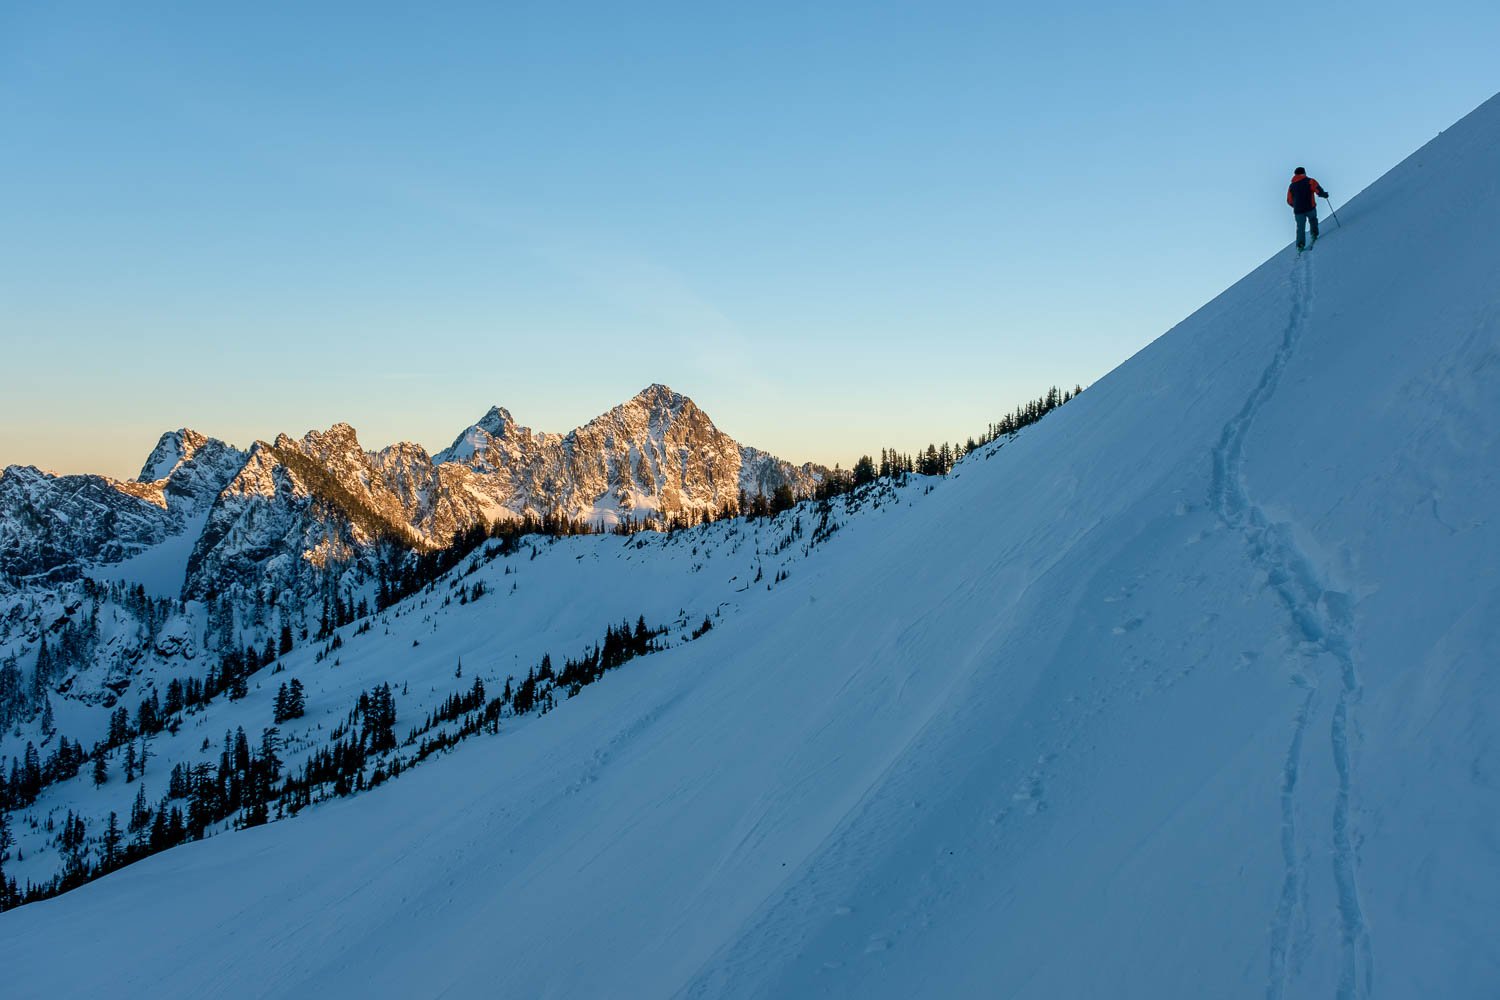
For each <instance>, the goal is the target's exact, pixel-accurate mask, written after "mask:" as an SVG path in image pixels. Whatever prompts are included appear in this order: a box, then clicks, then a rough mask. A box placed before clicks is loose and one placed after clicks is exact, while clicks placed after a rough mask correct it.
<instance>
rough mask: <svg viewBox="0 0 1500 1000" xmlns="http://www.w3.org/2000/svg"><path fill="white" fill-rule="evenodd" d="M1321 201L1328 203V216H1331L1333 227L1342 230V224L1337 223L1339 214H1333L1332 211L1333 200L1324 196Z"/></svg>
mask: <svg viewBox="0 0 1500 1000" xmlns="http://www.w3.org/2000/svg"><path fill="white" fill-rule="evenodd" d="M1323 200H1324V201H1326V202H1328V214H1329V215H1331V216H1333V223H1334V225H1336V226H1338V227H1339V228H1340V229H1343V228H1344V224H1343V223H1342V222H1340V221H1339V213H1337V212H1335V211H1334V210H1333V199H1332V198H1329V197H1327V196H1326V195H1325V196H1324V198H1323Z"/></svg>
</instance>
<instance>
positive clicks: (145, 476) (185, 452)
mask: <svg viewBox="0 0 1500 1000" xmlns="http://www.w3.org/2000/svg"><path fill="white" fill-rule="evenodd" d="M210 440H211V439H210V438H209V437H208V435H206V434H200V433H198V432H197V431H195V430H193V429H192V428H190V427H182V428H179V429H177V430H175V431H167V432H166V433H165V434H163V435H162V436H161V438H160V439H159V440H158V441H157V442H156V447H155V448H153V449H151V454H150V456H148V457H147V459H146V464H145V465H143V466H141V474H140V475H138V476H136V477H135V479H134V482H137V483H155V482H159V481H161V480H163V479H166V478H167V477H168V476H170V475H171V474H172V472H173V470H175V469H176V468H177V467H178V466H180V465H182V463H184V462H188V461H191V460H192V458H193V456H194V455H196V454H197V453H198V452H199V450H201V449H202V448H203V447H204V446H205V445H207V444H208V443H209V441H210Z"/></svg>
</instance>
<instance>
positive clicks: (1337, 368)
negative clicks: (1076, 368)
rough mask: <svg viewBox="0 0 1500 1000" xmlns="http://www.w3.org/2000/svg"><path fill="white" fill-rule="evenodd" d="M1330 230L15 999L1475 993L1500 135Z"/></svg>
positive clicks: (124, 883) (1445, 160)
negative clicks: (861, 518) (540, 713)
mask: <svg viewBox="0 0 1500 1000" xmlns="http://www.w3.org/2000/svg"><path fill="white" fill-rule="evenodd" d="M1435 191H1441V192H1451V194H1444V195H1442V196H1441V197H1436V196H1432V195H1431V192H1435ZM1340 217H1341V219H1342V221H1343V223H1344V228H1342V229H1340V228H1334V227H1332V226H1329V227H1327V228H1325V233H1327V234H1328V238H1327V239H1326V240H1324V241H1323V242H1321V243H1320V244H1319V245H1318V248H1317V250H1316V251H1315V252H1313V253H1311V254H1308V255H1305V256H1302V257H1297V256H1296V255H1295V254H1294V253H1293V252H1292V251H1290V250H1287V251H1284V252H1282V253H1280V254H1278V255H1276V256H1275V257H1274V258H1272V259H1271V260H1270V261H1268V262H1267V263H1266V264H1265V265H1263V266H1262V267H1260V268H1259V269H1258V270H1256V271H1255V272H1254V273H1252V274H1251V275H1249V276H1248V277H1247V278H1245V279H1244V280H1243V281H1241V282H1240V283H1239V284H1237V285H1235V286H1234V287H1233V288H1231V289H1230V290H1229V291H1227V292H1226V293H1224V294H1223V295H1222V296H1220V297H1219V298H1218V299H1216V300H1215V301H1213V302H1211V303H1210V304H1209V305H1207V306H1206V307H1204V308H1203V309H1202V310H1200V311H1199V312H1198V313H1197V314H1195V315H1194V316H1193V317H1192V318H1190V319H1189V320H1188V321H1186V322H1184V323H1183V324H1181V325H1180V326H1178V327H1177V328H1176V329H1174V330H1172V331H1171V332H1170V333H1168V334H1167V335H1166V336H1164V337H1162V338H1161V339H1160V340H1158V341H1156V342H1155V343H1153V344H1152V345H1151V346H1150V347H1148V348H1146V349H1145V350H1144V351H1142V352H1141V353H1140V354H1139V355H1137V356H1136V357H1134V358H1132V359H1131V360H1130V361H1129V362H1127V363H1126V364H1124V365H1122V366H1121V367H1120V368H1119V369H1118V370H1116V371H1115V372H1114V373H1112V374H1111V375H1110V376H1109V377H1107V378H1106V379H1104V380H1102V381H1101V382H1099V383H1098V384H1097V385H1096V386H1095V387H1093V388H1092V389H1090V390H1089V391H1088V392H1085V393H1084V394H1083V395H1082V396H1081V397H1080V398H1079V399H1078V400H1077V401H1076V402H1073V403H1070V404H1069V405H1068V406H1066V407H1063V408H1062V409H1061V410H1059V411H1057V412H1056V413H1054V414H1052V415H1051V416H1049V417H1048V418H1047V419H1046V420H1044V421H1042V422H1041V423H1040V424H1039V425H1037V426H1036V427H1035V428H1033V429H1031V430H1029V431H1028V432H1026V433H1025V434H1023V435H1021V436H1020V437H1019V438H1018V439H1017V440H1015V441H1013V442H1011V443H1009V444H1006V445H1004V446H1003V447H999V448H994V449H988V450H986V451H985V452H982V453H979V454H975V455H973V456H971V457H970V458H968V459H966V460H965V461H964V462H963V463H961V464H960V466H959V467H958V470H957V472H956V474H955V475H954V476H953V477H952V479H951V481H949V482H947V483H945V484H944V485H943V486H942V487H941V488H940V489H938V490H936V491H934V492H933V494H932V495H931V496H930V497H927V498H925V499H924V500H923V501H922V502H921V503H918V504H917V505H915V506H914V507H912V508H910V509H909V510H907V511H905V512H903V513H902V514H901V516H900V517H899V518H895V519H893V520H891V521H890V522H889V524H888V530H887V531H885V532H880V533H877V532H871V533H867V534H866V535H864V536H863V543H862V544H857V545H856V544H853V543H850V544H846V545H841V546H830V547H829V548H828V550H827V551H826V552H825V554H824V556H823V557H822V558H821V559H820V560H818V561H816V562H810V563H809V564H808V565H807V568H806V570H805V571H803V572H802V573H800V574H794V575H793V576H792V578H791V579H790V580H788V581H786V582H785V583H783V584H781V585H780V586H777V587H776V588H775V590H774V592H772V593H769V594H766V595H765V599H764V600H763V601H761V602H758V603H757V604H756V605H755V606H754V607H753V608H749V607H747V609H746V610H745V611H744V613H742V614H739V615H736V616H731V617H727V618H726V619H725V620H724V624H723V625H722V626H721V627H717V628H715V629H714V630H713V631H712V632H711V633H709V634H708V635H707V636H705V637H704V638H703V639H701V640H699V641H697V642H694V643H691V644H688V645H685V646H681V647H679V648H677V649H674V650H672V651H669V652H667V653H663V654H661V655H657V656H651V657H647V658H645V659H644V660H642V661H640V662H639V664H632V665H631V667H630V669H628V670H622V671H619V672H618V673H615V674H611V675H610V676H608V677H606V678H605V679H604V680H603V681H601V682H600V683H599V684H597V685H595V686H594V687H591V688H589V689H588V690H587V691H586V692H584V694H583V695H582V696H580V697H578V698H576V699H573V700H571V701H568V702H566V703H564V704H562V705H560V706H559V707H558V709H557V710H556V711H555V712H553V713H551V714H549V715H546V716H544V717H542V718H540V719H536V720H533V721H530V722H528V723H526V724H525V725H520V726H516V727H514V728H512V729H509V730H506V731H502V733H501V734H500V735H499V736H497V737H492V738H486V739H480V740H475V741H471V742H469V743H467V744H465V745H464V746H463V747H461V748H460V749H459V750H458V751H457V752H456V753H454V754H453V755H452V756H451V757H449V758H447V759H445V760H443V761H441V762H438V763H435V764H433V765H430V766H428V767H425V768H423V769H421V770H419V771H415V772H412V773H410V774H408V775H405V776H403V778H402V779H401V780H400V781H398V782H396V783H394V784H393V785H391V786H388V787H385V788H382V789H379V790H377V791H375V792H373V793H370V794H366V795H362V796H359V797H357V798H354V799H351V800H346V801H341V802H338V803H335V804H332V805H329V806H327V807H324V808H321V809H318V810H315V811H314V812H313V813H312V814H310V815H308V816H305V817H303V818H301V819H298V820H297V821H295V822H290V823H279V824H274V825H272V826H269V827H263V828H259V829H254V830H250V831H247V832H243V833H238V834H234V835H230V836H222V837H218V838H215V839H212V840H209V841H206V842H202V843H197V844H192V845H189V846H186V847H183V848H180V849H176V850H173V851H170V852H167V853H165V854H163V855H158V856H156V857H153V858H150V859H148V860H147V861H145V862H142V863H140V864H136V865H133V866H131V867H130V868H128V869H125V870H123V871H121V872H119V873H117V874H115V875H112V876H110V877H107V878H105V879H102V880H100V881H98V882H96V883H93V884H90V885H87V886H85V887H83V888H81V889H79V890H77V891H75V892H72V893H69V894H68V895H66V896H64V897H62V898H60V899H58V900H56V901H53V902H48V903H41V904H36V905H32V906H27V907H23V908H21V909H19V910H16V911H14V912H11V913H7V914H5V915H3V916H0V968H3V969H4V970H5V974H6V975H7V976H8V977H11V980H10V983H9V984H8V986H7V989H6V992H7V993H8V994H10V995H15V996H22V995H28V996H29V995H37V994H42V993H46V994H48V995H105V994H119V993H122V992H123V993H128V994H133V995H134V994H144V993H148V992H149V993H150V994H152V995H154V996H182V997H186V996H194V997H205V996H240V995H273V996H291V995H303V996H306V995H318V996H354V995H358V996H372V995H373V996H430V995H438V994H443V995H451V996H460V995H515V996H606V995H617V996H618V995H638V996H651V997H659V996H672V995H684V996H776V997H783V996H799V995H825V994H827V995H835V996H850V997H871V996H889V997H909V996H915V995H926V996H945V997H947V996H1018V997H1038V998H1055V997H1080V996H1140V997H1164V996H1184V997H1185V996H1193V997H1199V996H1222V997H1231V996H1244V997H1261V996H1268V997H1282V996H1285V997H1303V996H1316V997H1327V996H1336V997H1362V996H1390V997H1400V996H1412V995H1418V994H1420V995H1428V996H1443V997H1460V996H1481V995H1485V996H1493V995H1494V993H1495V991H1496V989H1497V988H1500V957H1497V956H1500V952H1497V951H1496V950H1495V948H1494V947H1493V940H1492V937H1491V935H1492V932H1493V928H1494V927H1495V926H1496V925H1497V924H1500V853H1497V852H1500V848H1497V841H1496V839H1495V837H1494V830H1495V829H1496V828H1497V826H1496V824H1497V822H1500V800H1497V793H1496V783H1497V782H1500V747H1497V742H1496V732H1497V724H1496V722H1495V721H1494V720H1495V719H1496V718H1500V697H1497V696H1500V673H1497V671H1496V670H1495V664H1496V661H1497V658H1500V580H1497V575H1496V568H1497V566H1500V523H1497V519H1496V513H1497V510H1496V507H1497V497H1500V483H1497V482H1496V473H1497V465H1500V462H1497V454H1496V439H1497V430H1500V343H1497V341H1500V100H1492V101H1490V102H1489V103H1487V104H1486V105H1484V106H1483V107H1481V108H1480V109H1479V110H1478V111H1476V112H1474V113H1473V114H1472V115H1470V116H1469V117H1468V118H1466V119H1465V120H1464V121H1462V122H1460V123H1459V124H1457V125H1455V126H1454V127H1453V128H1452V129H1450V130H1449V131H1448V132H1447V133H1445V134H1444V135H1442V136H1440V137H1439V138H1438V139H1436V140H1434V141H1433V142H1432V143H1431V144H1429V145H1428V146H1427V147H1426V148H1424V149H1423V150H1421V151H1419V152H1418V153H1416V154H1415V155H1413V156H1412V157H1411V158H1409V159H1408V160H1407V161H1406V162H1405V163H1403V164H1402V165H1400V166H1399V167H1398V168H1396V169H1395V170H1393V171H1392V172H1391V173H1390V174H1388V175H1387V176H1386V177H1385V178H1383V179H1382V180H1381V181H1379V182H1378V183H1376V184H1375V185H1374V186H1372V187H1371V188H1370V189H1369V190H1368V191H1367V192H1366V193H1365V194H1364V195H1362V196H1361V197H1359V198H1358V199H1356V200H1354V201H1352V202H1350V203H1349V204H1348V205H1347V206H1345V207H1344V209H1343V210H1342V211H1341V213H1340ZM1288 225H1289V228H1290V218H1289V219H1288ZM80 949H86V951H87V954H88V961H78V960H77V958H76V957H75V956H76V955H77V953H78V951H79V950H80Z"/></svg>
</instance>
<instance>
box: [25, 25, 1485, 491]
mask: <svg viewBox="0 0 1500 1000" xmlns="http://www.w3.org/2000/svg"><path fill="white" fill-rule="evenodd" d="M223 6H224V5H213V4H207V5H199V4H180V5H173V4H150V3H131V4H124V3H118V4H99V3H65V2H58V3H37V4H19V3H10V4H5V5H0V128H3V134H4V135H5V136H6V139H5V155H4V156H0V227H3V229H0V232H3V239H0V359H3V368H4V370H5V373H6V377H5V381H4V385H5V391H4V393H0V465H5V464H10V463H34V464H38V465H41V466H43V467H45V468H51V469H55V470H57V471H65V472H72V471H96V472H105V473H110V474H114V475H122V476H123V475H133V474H134V473H135V472H136V471H137V470H138V469H139V465H140V462H141V461H142V460H143V459H144V457H145V454H146V452H147V451H148V450H149V448H150V447H151V445H152V444H153V443H154V442H155V440H156V437H157V435H158V434H159V433H160V432H161V431H163V430H166V429H169V428H175V427H179V426H183V425H187V426H191V427H195V428H197V429H199V430H202V431H204V432H206V433H210V434H214V435H216V436H219V437H223V438H226V439H228V440H230V441H232V442H235V443H237V444H240V445H247V444H248V443H249V442H250V441H251V440H253V439H254V438H257V437H264V438H269V437H272V436H274V435H275V434H276V433H278V432H282V431H285V432H288V433H293V434H298V435H300V434H301V433H303V432H304V431H306V430H307V429H309V428H312V427H326V426H327V425H328V424H330V423H332V422H334V421H337V420H347V421H348V422H350V423H352V424H354V425H355V426H356V427H357V428H359V430H360V436H361V440H362V441H363V442H364V443H365V445H366V446H367V447H377V446H381V445H384V444H388V443H390V442H392V441H394V440H397V439H403V438H404V439H410V440H415V441H418V442H420V443H422V444H424V445H426V446H428V447H429V448H433V449H436V448H439V447H442V446H444V445H446V444H448V443H449V441H450V440H451V439H452V438H453V436H454V435H455V434H457V433H458V432H459V431H460V430H461V429H462V428H463V427H465V426H466V425H467V424H469V423H471V422H473V421H474V420H475V419H477V418H478V417H479V416H480V415H481V414H482V413H483V412H484V410H485V409H486V408H487V407H488V406H489V405H490V404H492V403H500V404H502V405H505V406H507V407H509V408H510V409H511V410H512V411H513V413H514V414H515V416H516V417H517V419H519V420H521V421H522V422H523V423H527V424H529V425H531V426H533V427H536V428H538V429H544V430H566V429H569V428H571V427H573V426H576V425H577V424H579V423H582V422H583V421H585V420H587V419H588V418H590V417H592V416H594V415H596V414H597V413H599V412H601V411H603V410H604V409H607V408H608V407H609V406H611V405H613V404H614V403H617V402H619V401H621V400H623V399H625V398H627V397H629V396H630V395H631V394H633V393H634V392H636V391H637V390H639V389H640V388H642V387H643V386H645V385H647V384H649V383H651V382H665V383H667V384H669V385H671V386H673V387H674V388H676V389H678V390H679V391H682V392H685V393H687V394H689V395H691V396H693V397H694V399H696V400H697V401H698V402H699V403H700V405H702V406H703V408H704V409H705V410H707V411H708V412H709V413H710V414H711V415H712V416H713V417H714V419H715V421H716V422H717V423H718V424H719V425H720V427H722V428H723V429H724V430H726V431H728V432H729V433H731V434H733V435H735V436H736V437H738V438H740V439H741V440H743V441H746V442H749V443H753V444H756V445H758V446H760V447H764V448H769V449H771V450H773V451H775V452H777V453H778V454H781V455H783V456H784V457H786V458H789V459H793V460H796V461H805V460H813V461H822V462H827V463H833V462H836V461H837V462H843V463H844V464H846V465H847V464H848V463H850V462H851V461H852V460H853V459H854V458H855V457H857V456H858V455H859V454H860V453H861V452H869V451H874V450H876V449H878V448H880V447H881V446H884V445H894V446H898V447H903V448H915V447H917V446H919V445H922V444H925V443H926V442H928V441H930V440H942V439H956V438H962V437H963V436H965V435H967V434H969V433H972V432H976V431H978V430H981V429H982V428H983V426H984V425H985V423H986V422H988V421H989V420H991V419H993V418H994V417H996V416H998V415H999V414H1001V413H1003V412H1005V411H1006V410H1008V409H1010V408H1011V407H1012V406H1013V405H1015V404H1016V403H1017V402H1020V401H1021V400H1023V399H1025V398H1028V397H1030V396H1033V395H1035V394H1037V393H1039V392H1040V391H1042V390H1044V389H1045V388H1046V387H1047V386H1048V385H1049V384H1053V383H1057V384H1064V385H1066V384H1072V383H1074V382H1081V383H1085V384H1087V383H1089V382H1091V381H1093V380H1095V379H1097V378H1098V377H1099V376H1101V375H1102V374H1104V373H1105V372H1106V371H1108V370H1109V369H1110V368H1112V367H1113V366H1115V365H1116V364H1118V363H1119V362H1120V361H1122V360H1124V359H1125V358H1126V357H1128V356H1129V355H1131V354H1132V353H1134V352H1135V351H1136V350H1138V349H1139V348H1140V347H1142V346H1143V345H1144V344H1146V343H1147V342H1148V341H1150V340H1151V339H1152V338H1153V337H1155V336H1157V335H1159V334H1160V333H1162V332H1164V331H1165V330H1166V329H1168V328H1169V327H1170V326H1172V325H1173V324H1174V323H1176V322H1177V321H1179V320H1180V319H1182V318H1184V317H1185V316H1186V315H1187V314H1188V313H1190V312H1191V311H1192V310H1194V309H1195V308H1197V307H1198V306H1200V305H1202V304H1203V303H1204V302H1206V301H1207V300H1208V299H1210V298H1212V297H1213V296H1214V295H1216V294H1217V293H1218V292H1219V291H1221V290H1222V289H1223V288H1224V287H1226V286H1227V285H1229V284H1230V283H1232V282H1233V281H1235V280H1236V279H1238V278H1239V277H1240V276H1242V275H1243V274H1244V273H1245V272H1246V271H1248V270H1249V269H1250V268H1252V267H1253V266H1255V265H1256V264H1258V263H1259V262H1260V261H1261V260H1263V259H1264V258H1265V257H1267V256H1268V255H1270V254H1271V253H1273V252H1275V251H1276V250H1277V249H1278V248H1279V247H1281V246H1283V245H1284V244H1285V243H1286V242H1287V241H1288V240H1289V239H1290V236H1291V225H1290V223H1291V218H1290V213H1289V212H1288V210H1287V209H1286V207H1285V205H1284V203H1283V201H1282V198H1283V194H1284V186H1285V183H1286V180H1287V176H1288V175H1289V173H1290V170H1291V168H1292V167H1293V166H1296V165H1298V164H1305V165H1306V166H1307V167H1308V168H1309V169H1310V170H1311V171H1312V173H1313V174H1314V175H1315V176H1317V177H1318V178H1319V179H1320V180H1321V181H1322V182H1323V183H1324V185H1325V186H1327V187H1328V188H1329V189H1330V190H1331V191H1332V192H1333V194H1334V203H1335V206H1337V205H1339V204H1342V202H1343V200H1344V199H1345V198H1347V197H1348V196H1351V195H1353V194H1354V193H1355V192H1356V191H1357V190H1358V189H1360V188H1362V187H1364V186H1365V185H1366V184H1368V183H1369V182H1370V181H1372V180H1374V179H1375V178H1376V177H1378V176H1379V175H1380V174H1382V173H1383V172H1385V170H1387V169H1389V168H1390V167H1391V166H1393V165H1394V164H1395V163H1396V162H1397V161H1398V160H1399V159H1400V158H1402V157H1403V156H1405V155H1406V154H1408V153H1410V152H1411V151H1412V150H1414V149H1416V148H1417V147H1418V146H1420V145H1421V144H1422V143H1424V142H1426V141H1427V140H1428V139H1430V138H1431V137H1432V136H1433V135H1434V134H1436V133H1437V132H1438V131H1439V130H1440V129H1442V128H1445V127H1447V125H1448V124H1450V123H1451V122H1453V121H1455V120H1456V119H1458V118H1459V117H1462V116H1463V115H1464V114H1466V113H1467V112H1468V111H1470V110H1471V109H1472V108H1473V107H1474V106H1476V105H1477V104H1479V103H1480V102H1481V101H1483V100H1485V99H1486V98H1488V97H1490V96H1491V95H1492V94H1493V93H1494V92H1495V90H1496V89H1497V87H1500V73H1497V72H1496V67H1497V60H1496V56H1495V53H1496V51H1497V50H1500V5H1496V4H1494V3H1492V2H1491V3H1477V2H1476V3H1442V2H1437V3H1428V4H1424V5H1412V4H1409V3H1399V4H1398V3H1360V4H1352V3H1325V4H1319V5H1315V6H1302V7H1295V8H1293V7H1287V8H1284V9H1272V8H1267V7H1266V6H1265V5H1252V4H1233V5H1226V4H1202V3H1194V4H1189V3H1152V2H1146V3H1140V4H1134V5H1121V4H1089V3H1080V4H1056V5H1037V4H1028V5H1012V4H996V3H973V4H969V3H925V4H828V5H808V4H795V5H780V4H738V5H733V6H731V5H719V4H702V3H698V4H682V5H643V4H633V5H617V4H597V5H595V4H572V5H560V4H537V5H526V4H483V5H479V4H476V5H473V6H467V5H437V4H434V5H426V6H429V7H432V8H441V9H440V10H438V11H436V12H434V10H431V9H426V10H424V9H422V7H423V6H424V5H385V4H379V3H361V4H307V5H300V4H270V5H265V6H266V7H267V8H269V9H260V8H259V7H255V6H251V5H241V6H240V7H239V8H238V9H236V10H232V11H231V10H226V9H217V8H221V7H223ZM1412 196H1413V197H1458V196H1461V192H1413V193H1412ZM1348 238H1356V239H1357V238H1358V230H1357V228H1354V227H1351V229H1350V232H1349V235H1348Z"/></svg>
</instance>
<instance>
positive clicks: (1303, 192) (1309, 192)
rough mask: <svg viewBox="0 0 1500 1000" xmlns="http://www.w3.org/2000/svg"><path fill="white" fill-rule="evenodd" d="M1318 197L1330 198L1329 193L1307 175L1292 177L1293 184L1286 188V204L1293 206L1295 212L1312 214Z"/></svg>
mask: <svg viewBox="0 0 1500 1000" xmlns="http://www.w3.org/2000/svg"><path fill="white" fill-rule="evenodd" d="M1317 195H1322V196H1323V197H1324V198H1327V197H1328V192H1327V191H1324V190H1323V188H1322V186H1321V185H1320V184H1319V183H1318V182H1317V181H1315V180H1313V179H1312V178H1311V177H1310V176H1308V175H1307V174H1297V175H1295V176H1293V177H1292V183H1290V184H1288V185H1287V187H1286V203H1287V204H1288V205H1290V206H1292V211H1294V212H1311V211H1312V210H1313V208H1314V207H1315V206H1316V205H1317V202H1316V201H1315V198H1316V196H1317Z"/></svg>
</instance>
